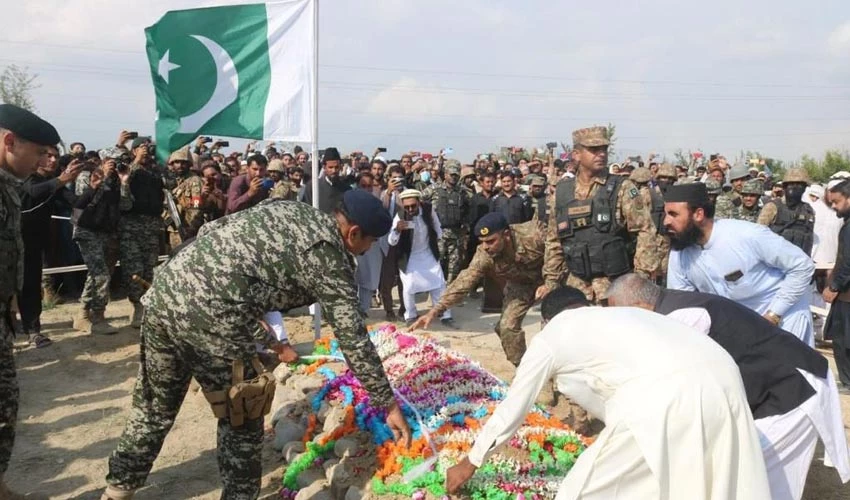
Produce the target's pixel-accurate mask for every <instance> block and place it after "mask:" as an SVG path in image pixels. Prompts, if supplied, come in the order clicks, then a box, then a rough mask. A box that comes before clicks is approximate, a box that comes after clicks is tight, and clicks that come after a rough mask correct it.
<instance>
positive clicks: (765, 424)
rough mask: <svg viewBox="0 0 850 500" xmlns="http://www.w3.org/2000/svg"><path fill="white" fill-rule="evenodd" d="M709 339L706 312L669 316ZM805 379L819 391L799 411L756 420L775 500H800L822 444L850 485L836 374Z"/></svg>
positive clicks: (829, 460) (680, 312)
mask: <svg viewBox="0 0 850 500" xmlns="http://www.w3.org/2000/svg"><path fill="white" fill-rule="evenodd" d="M667 316H668V317H670V318H674V319H676V320H678V321H681V322H682V323H684V324H686V325H688V326H691V327H693V328H694V329H696V330H697V331H699V332H700V333H703V334H704V335H708V333H709V330H710V329H711V316H710V315H709V314H708V311H706V310H705V309H703V308H701V307H689V308H685V309H678V310H676V311H673V312H672V313H670V314H668V315H667ZM800 373H801V374H802V375H803V376H804V377H805V378H806V381H807V382H808V383H809V384H810V385H811V386H812V388H813V389H814V390H815V391H816V392H815V394H814V395H813V396H812V397H810V398H809V399H807V400H806V401H804V402H803V404H801V405H800V406H798V407H797V408H794V409H793V410H791V411H789V412H787V413H785V414H782V415H773V416H770V417H765V418H760V419H757V420H755V424H756V430H757V431H758V433H759V439H760V441H761V448H762V453H763V454H764V463H765V466H766V467H767V477H768V481H769V482H770V498H771V500H800V498H802V497H803V488H804V487H805V485H806V477H808V475H809V466H810V465H811V463H812V457H813V456H814V453H815V447H816V446H817V443H818V438H820V440H821V441H823V443H824V450H825V451H826V460H825V463H827V464H828V465H830V466H832V467H835V468H836V470H837V471H838V475H839V477H841V482H842V483H846V482H847V481H850V451H848V449H847V438H846V437H845V434H844V422H843V420H842V417H841V402H840V401H839V399H838V387H837V386H836V385H835V377H834V376H833V374H832V371H831V370H830V371H829V372H827V376H826V378H825V379H823V378H820V377H818V376H816V375H814V374H812V373H809V372H807V371H805V370H800Z"/></svg>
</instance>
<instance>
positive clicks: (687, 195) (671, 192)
mask: <svg viewBox="0 0 850 500" xmlns="http://www.w3.org/2000/svg"><path fill="white" fill-rule="evenodd" d="M707 201H708V189H707V188H706V187H705V184H703V183H702V182H692V183H690V184H674V185H672V186H669V187H668V188H667V190H666V191H665V192H664V202H665V203H679V202H686V203H690V204H692V205H699V204H702V203H705V202H707Z"/></svg>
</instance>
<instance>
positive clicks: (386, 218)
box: [342, 189, 393, 238]
mask: <svg viewBox="0 0 850 500" xmlns="http://www.w3.org/2000/svg"><path fill="white" fill-rule="evenodd" d="M342 207H343V209H344V210H345V213H346V214H347V216H348V219H349V220H350V221H351V222H352V223H354V224H356V225H358V226H360V229H361V230H362V231H363V234H365V235H367V236H373V237H375V238H380V237H381V236H383V235H385V234H387V233H389V232H390V227H391V226H392V223H393V220H392V217H390V213H389V212H388V211H387V209H386V208H384V205H383V204H382V203H381V200H379V199H378V198H376V197H375V196H374V195H372V193H369V192H367V191H364V190H362V189H352V190H350V191H346V192H345V194H344V195H342Z"/></svg>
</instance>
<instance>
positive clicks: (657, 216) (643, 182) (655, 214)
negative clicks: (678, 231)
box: [629, 167, 670, 280]
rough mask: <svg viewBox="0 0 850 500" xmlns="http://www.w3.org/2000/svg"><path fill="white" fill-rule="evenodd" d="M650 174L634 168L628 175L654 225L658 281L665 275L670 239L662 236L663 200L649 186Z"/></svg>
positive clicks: (645, 169) (655, 187) (644, 169)
mask: <svg viewBox="0 0 850 500" xmlns="http://www.w3.org/2000/svg"><path fill="white" fill-rule="evenodd" d="M651 179H652V172H651V171H650V170H649V169H648V168H646V167H638V168H636V169H635V170H634V171H633V172H632V173H631V174H630V175H629V180H631V181H632V182H634V183H635V185H636V186H637V188H638V194H639V195H640V198H641V200H642V201H643V204H644V206H647V207H649V209H650V210H649V212H650V216H651V217H652V223H653V224H654V225H655V229H656V233H657V234H656V235H655V247H656V251H657V253H658V256H659V257H660V261H659V265H658V270H657V273H658V279H659V280H661V279H663V277H664V276H666V275H667V259H668V257H669V256H670V238H669V237H668V236H666V234H664V225H663V224H664V198H663V195H662V193H661V189H659V188H658V187H657V186H654V187H653V186H650V185H649V181H650V180H651Z"/></svg>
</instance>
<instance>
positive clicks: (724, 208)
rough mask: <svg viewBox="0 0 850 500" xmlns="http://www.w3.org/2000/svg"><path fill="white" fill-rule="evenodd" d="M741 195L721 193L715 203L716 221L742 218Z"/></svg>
mask: <svg viewBox="0 0 850 500" xmlns="http://www.w3.org/2000/svg"><path fill="white" fill-rule="evenodd" d="M740 205H741V195H739V194H738V193H734V192H732V193H721V194H719V195H718V196H717V201H715V202H714V218H715V219H738V218H740V214H739V210H740V209H739V207H740Z"/></svg>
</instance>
